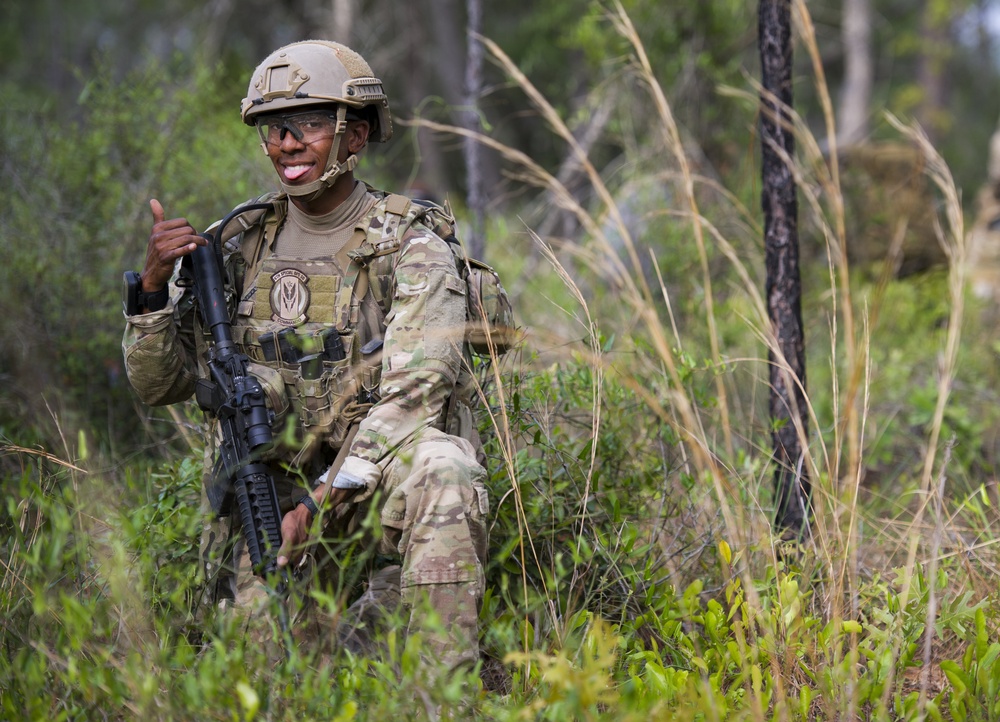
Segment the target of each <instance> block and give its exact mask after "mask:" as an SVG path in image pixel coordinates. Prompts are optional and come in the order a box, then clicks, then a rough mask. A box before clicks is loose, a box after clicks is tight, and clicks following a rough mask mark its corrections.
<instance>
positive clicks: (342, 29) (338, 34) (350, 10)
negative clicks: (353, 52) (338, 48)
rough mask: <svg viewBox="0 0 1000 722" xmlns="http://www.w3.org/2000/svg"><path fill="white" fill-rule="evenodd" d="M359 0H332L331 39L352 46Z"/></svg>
mask: <svg viewBox="0 0 1000 722" xmlns="http://www.w3.org/2000/svg"><path fill="white" fill-rule="evenodd" d="M356 4H357V0H332V4H331V11H332V15H331V22H330V39H331V40H334V41H336V42H338V43H343V44H344V45H347V46H348V47H350V46H351V43H352V42H353V38H352V37H351V36H352V35H353V33H354V16H355V14H356V13H355V11H356V7H355V5H356Z"/></svg>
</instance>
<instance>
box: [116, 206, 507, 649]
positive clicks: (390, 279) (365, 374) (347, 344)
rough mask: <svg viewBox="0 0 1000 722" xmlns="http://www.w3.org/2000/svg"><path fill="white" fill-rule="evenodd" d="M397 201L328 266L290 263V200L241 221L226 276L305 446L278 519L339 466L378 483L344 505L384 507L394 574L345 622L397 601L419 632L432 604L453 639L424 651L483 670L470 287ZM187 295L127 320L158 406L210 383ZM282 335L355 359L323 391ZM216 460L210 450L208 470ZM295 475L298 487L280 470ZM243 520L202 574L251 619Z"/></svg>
mask: <svg viewBox="0 0 1000 722" xmlns="http://www.w3.org/2000/svg"><path fill="white" fill-rule="evenodd" d="M400 198H401V197H399V196H391V197H389V198H388V199H386V198H383V197H382V194H376V196H373V198H372V205H371V206H370V208H369V209H368V210H367V211H366V212H365V213H364V214H363V215H362V216H361V217H359V218H358V219H357V222H356V226H355V231H354V234H353V236H352V237H351V240H350V241H349V242H348V243H347V245H346V246H345V247H344V248H343V249H342V250H341V251H340V252H338V253H337V255H336V256H334V257H329V258H321V259H308V260H303V259H296V258H285V257H283V256H282V255H281V253H280V250H281V238H282V230H281V228H282V217H283V214H284V212H285V211H284V209H287V200H286V199H285V198H284V197H283V196H277V197H273V198H270V199H269V200H273V202H274V212H268V213H267V214H265V216H264V217H261V215H260V213H258V214H257V217H256V218H255V217H253V216H249V217H245V222H244V224H243V225H241V226H239V227H238V228H237V229H236V230H237V231H240V232H239V233H237V232H235V231H231V230H230V229H228V228H227V229H225V232H224V233H223V238H226V236H230V238H229V240H227V241H226V244H225V249H226V251H227V255H226V258H227V265H228V267H229V268H230V269H231V271H232V275H231V276H230V277H231V278H235V279H236V282H235V287H234V288H232V289H228V290H229V292H230V293H231V295H232V317H233V336H234V340H235V341H236V343H237V345H238V346H239V347H240V348H241V350H242V351H243V352H244V353H246V354H247V355H248V356H249V358H250V359H251V360H252V362H253V363H252V366H251V370H252V371H253V372H254V373H255V375H257V376H259V378H260V379H261V382H262V385H263V386H264V387H265V390H266V392H267V394H268V405H269V407H270V408H271V410H272V411H273V412H274V414H275V422H274V428H275V430H276V434H275V435H276V436H282V434H281V430H282V429H283V428H284V426H285V425H286V424H288V423H289V421H291V425H292V430H293V431H294V434H295V436H296V437H297V443H294V444H288V445H286V446H277V447H276V448H275V450H274V451H273V452H272V454H271V456H270V458H269V459H268V463H269V466H270V468H271V470H272V475H273V476H274V478H275V481H276V485H277V487H278V491H279V498H280V501H281V505H282V513H285V512H287V511H288V510H289V509H290V508H292V506H293V505H294V503H295V502H296V501H297V499H298V498H299V497H300V496H302V494H303V493H305V491H306V489H303V481H302V479H305V480H306V481H307V482H308V483H310V484H314V483H315V481H316V479H317V476H318V475H319V473H320V472H321V471H323V469H324V468H326V467H327V466H328V465H329V464H330V463H331V462H332V463H334V464H335V468H334V470H333V472H335V471H336V466H339V465H340V464H342V463H343V464H345V465H350V464H352V463H353V464H360V465H361V466H362V467H363V468H365V469H370V470H372V473H370V474H368V475H367V476H365V482H364V487H363V488H359V489H358V491H357V493H356V494H355V496H354V497H353V498H352V501H351V502H350V504H349V505H348V506H354V507H357V508H358V509H363V507H364V505H365V504H370V503H372V502H373V501H374V502H376V503H378V504H379V510H378V513H379V519H380V521H381V527H382V535H381V537H380V538H379V539H378V541H377V542H376V543H377V544H378V549H377V552H378V555H379V556H380V558H382V559H386V560H388V561H389V562H393V561H394V562H395V563H389V564H388V565H383V567H382V568H381V569H380V570H379V571H378V572H377V574H376V575H375V577H374V578H373V580H372V583H371V584H370V586H369V589H368V592H366V593H365V594H364V595H363V596H362V597H361V599H359V600H358V602H357V603H356V604H355V605H354V606H353V607H352V609H351V610H348V612H347V613H346V615H345V621H347V622H357V621H358V620H362V621H363V620H366V619H368V616H369V615H370V613H371V611H372V610H373V609H380V608H381V607H391V606H393V604H394V601H395V600H401V601H402V604H403V609H404V613H410V621H409V629H410V631H411V632H412V631H415V630H417V629H420V628H421V627H422V625H423V621H424V620H423V619H422V618H421V617H420V610H421V609H423V608H426V607H424V606H423V603H424V602H427V603H429V604H430V605H431V606H432V608H433V609H435V610H436V611H437V612H438V613H439V615H440V616H441V620H442V621H443V622H444V628H443V630H442V629H441V628H440V627H433V626H431V627H430V628H428V629H422V630H421V632H422V634H423V635H424V636H425V637H426V645H427V646H426V647H425V649H426V650H427V651H428V652H430V653H431V655H433V656H434V657H436V658H437V659H439V660H441V661H442V662H443V663H444V664H445V665H447V666H452V665H454V664H458V663H461V662H473V661H475V660H476V659H477V658H478V629H477V607H478V604H477V601H478V600H479V599H480V598H481V596H482V593H483V586H484V577H483V561H484V557H485V554H486V546H487V544H486V525H485V517H486V515H487V512H488V501H487V495H486V491H485V488H484V486H483V481H484V476H485V471H484V469H483V467H482V465H481V464H480V458H478V457H479V454H480V453H481V448H480V447H478V438H477V437H475V435H474V433H473V434H470V433H469V431H470V428H474V426H472V425H470V424H469V421H468V420H469V418H471V414H470V412H469V405H470V398H471V395H470V392H469V389H468V388H467V384H466V383H464V382H463V381H462V379H463V378H465V380H466V381H468V372H467V368H466V366H465V364H466V358H465V356H464V351H463V332H464V328H465V320H466V299H465V285H464V282H463V281H462V279H461V278H460V277H459V275H458V273H457V271H456V266H455V261H454V258H453V255H452V252H451V250H450V249H449V247H448V244H447V243H446V242H445V241H444V240H442V239H441V238H440V237H438V236H437V235H435V234H434V233H433V232H432V231H431V230H429V229H428V228H427V227H425V226H424V225H422V224H421V223H420V222H419V220H417V221H414V220H413V212H414V209H413V207H410V206H409V205H408V202H407V201H403V202H402V203H400V200H399V199H400ZM393 202H395V204H396V206H397V207H395V208H394V207H393ZM236 223H237V221H234V222H233V224H236ZM247 226H249V227H248V228H247ZM403 227H405V231H402V232H401V231H400V229H401V228H403ZM244 229H246V230H244ZM183 286H184V284H181V285H180V287H179V286H178V284H177V281H176V274H175V280H174V282H172V284H171V303H170V304H169V305H168V306H167V308H165V309H164V310H162V311H159V312H151V313H147V314H144V315H137V316H131V317H127V326H126V331H125V336H124V340H123V351H124V356H125V365H126V370H127V373H128V376H129V379H130V381H131V383H132V385H133V386H134V388H135V389H136V391H137V392H138V394H139V396H140V398H141V399H142V400H143V401H145V402H146V403H148V404H151V405H164V404H171V403H175V402H179V401H183V400H185V399H188V398H189V397H191V395H192V393H193V391H194V386H195V381H196V379H197V378H198V377H199V375H204V373H205V366H204V363H203V359H204V352H205V348H204V346H205V338H206V337H205V335H204V333H203V331H202V330H201V329H200V325H199V319H198V314H197V312H196V311H197V309H196V308H195V306H194V297H193V296H194V294H193V293H192V292H191V290H190V289H189V288H185V287H183ZM284 328H291V329H294V330H295V332H296V334H297V335H298V336H297V337H298V338H307V337H310V335H311V334H315V333H316V332H318V331H321V330H324V329H330V328H335V329H336V330H337V331H338V332H339V336H340V338H341V339H342V340H343V347H344V350H345V352H346V359H345V360H344V361H343V362H340V363H339V364H336V365H334V364H329V363H327V364H325V365H324V373H323V375H322V376H321V377H320V378H302V376H303V375H304V374H303V371H302V370H301V368H300V366H299V364H294V363H285V362H284V361H283V360H282V359H281V358H280V357H279V359H277V360H270V359H269V358H268V354H267V353H266V352H265V349H264V345H263V344H262V340H261V339H262V337H266V336H265V335H266V334H267V333H268V332H274V331H279V330H281V329H284ZM459 426H461V429H462V431H459ZM449 432H451V433H449ZM459 433H461V434H462V435H463V436H465V437H467V438H461V437H460V436H458V435H457V434H459ZM211 438H214V435H213V434H210V439H211ZM212 445H213V444H211V443H210V444H207V446H209V447H211V446H212ZM212 456H213V449H212V448H209V449H208V451H207V452H206V457H208V458H207V459H206V461H207V463H208V464H209V465H210V464H211V457H212ZM283 464H284V465H285V466H284V467H283V466H282V465H283ZM289 466H290V468H291V469H293V470H294V471H298V472H299V475H300V476H299V478H298V479H297V478H296V477H295V476H293V475H291V474H289V473H286V472H285V471H283V468H288V467H289ZM333 472H331V474H330V478H331V479H332V478H333V476H334V473H333ZM206 473H210V468H207V469H206ZM341 511H343V510H341ZM347 511H348V516H350V513H349V512H350V511H351V510H350V509H348V510H347ZM235 518H237V517H235V516H234V517H230V518H227V519H214V520H213V521H212V522H211V523H210V524H208V525H207V527H206V533H205V539H204V543H203V550H204V552H205V555H204V558H205V574H206V581H207V582H208V584H209V587H208V588H209V589H210V590H211V591H210V594H211V596H212V597H213V600H214V601H216V602H226V601H228V602H229V603H233V604H235V605H236V606H238V607H241V606H242V607H243V608H244V609H245V608H246V607H247V605H248V604H251V605H252V604H256V603H257V602H258V601H259V599H260V598H261V596H262V592H261V586H260V584H259V583H257V582H256V581H255V580H254V579H253V577H252V575H251V574H250V571H249V569H250V564H249V559H248V558H247V556H246V554H245V551H241V545H240V544H239V540H238V534H236V535H233V534H230V529H229V524H230V521H231V520H232V519H235ZM235 525H236V526H238V521H237V522H235ZM219 548H221V549H222V550H223V551H222V552H220V551H219ZM320 548H321V547H320V546H317V547H316V548H315V549H314V551H313V554H314V555H316V554H318V553H320V551H319V550H320ZM232 559H236V560H238V561H237V562H236V563H234V562H233V561H232ZM405 610H410V611H409V612H407V611H405ZM314 621H315V620H314ZM348 631H350V630H348ZM324 632H325V633H328V634H339V636H340V637H341V638H342V639H343V640H346V639H347V638H348V637H351V636H352V634H346V635H345V634H344V633H343V630H341V631H340V632H338V631H337V630H330V629H327V630H322V631H321V633H324Z"/></svg>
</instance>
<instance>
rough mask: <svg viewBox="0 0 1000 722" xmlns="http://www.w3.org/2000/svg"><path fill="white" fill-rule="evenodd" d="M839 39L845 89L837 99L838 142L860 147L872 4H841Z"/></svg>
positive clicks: (868, 84) (867, 100)
mask: <svg viewBox="0 0 1000 722" xmlns="http://www.w3.org/2000/svg"><path fill="white" fill-rule="evenodd" d="M841 37H842V38H843V43H844V88H843V92H842V93H841V96H840V123H839V132H838V134H837V135H838V140H839V143H840V145H842V146H845V147H847V146H851V145H855V144H857V143H860V142H861V141H863V140H864V139H865V137H866V136H867V135H868V109H869V107H870V106H871V98H872V84H873V82H874V76H875V61H874V59H873V58H872V3H871V0H844V10H843V23H842V25H841Z"/></svg>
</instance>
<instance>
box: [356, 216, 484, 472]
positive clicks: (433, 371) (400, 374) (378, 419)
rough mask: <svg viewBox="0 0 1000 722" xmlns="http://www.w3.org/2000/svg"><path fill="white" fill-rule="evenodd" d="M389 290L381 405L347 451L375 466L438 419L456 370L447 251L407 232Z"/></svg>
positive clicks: (457, 337)
mask: <svg viewBox="0 0 1000 722" xmlns="http://www.w3.org/2000/svg"><path fill="white" fill-rule="evenodd" d="M394 286H395V288H394V292H393V299H392V306H391V308H390V310H389V315H388V316H387V317H386V334H385V345H384V347H383V355H382V381H381V387H380V391H381V400H380V401H379V402H378V403H377V404H376V405H375V406H374V407H373V408H372V410H371V411H370V412H369V414H368V416H367V417H366V418H365V419H364V420H363V421H362V422H361V426H360V428H359V430H358V435H357V437H356V438H355V440H354V444H353V446H352V447H351V452H350V455H351V456H354V457H358V458H360V459H363V460H364V461H368V462H370V463H373V464H380V463H381V462H383V461H385V460H386V459H387V458H388V457H389V456H390V455H391V454H392V452H394V451H395V450H397V449H399V448H400V447H402V446H403V445H404V444H405V443H406V442H407V441H409V440H411V439H412V438H413V437H415V436H416V435H419V433H420V432H421V431H422V430H424V429H426V428H427V427H430V426H434V425H435V424H437V423H438V422H439V421H440V420H441V417H442V415H443V413H444V411H445V407H446V404H447V402H448V398H449V397H450V396H451V393H452V390H453V389H454V387H455V381H456V379H457V378H458V372H459V370H460V368H461V364H462V342H463V340H464V332H465V315H466V311H465V308H466V301H465V283H464V282H463V281H462V279H461V278H460V277H459V275H458V272H457V270H456V268H455V261H454V259H453V257H452V253H451V250H450V249H449V248H448V244H447V243H446V242H445V241H443V240H441V239H440V238H439V237H437V236H436V235H434V234H433V233H431V232H430V231H427V230H425V229H423V228H422V227H419V226H418V227H416V228H414V229H411V231H410V232H408V233H407V236H406V237H405V238H404V243H403V247H402V250H401V251H400V252H399V260H398V262H397V265H396V269H395V273H394Z"/></svg>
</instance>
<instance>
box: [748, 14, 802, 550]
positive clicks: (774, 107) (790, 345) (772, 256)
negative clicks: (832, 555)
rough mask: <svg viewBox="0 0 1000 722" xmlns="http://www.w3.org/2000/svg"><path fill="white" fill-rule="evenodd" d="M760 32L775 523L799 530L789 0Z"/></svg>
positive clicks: (798, 321)
mask: <svg viewBox="0 0 1000 722" xmlns="http://www.w3.org/2000/svg"><path fill="white" fill-rule="evenodd" d="M759 13H760V14H759V17H758V33H759V43H760V60H761V75H762V85H763V93H762V98H761V115H760V118H761V119H760V136H761V156H762V185H761V207H762V209H763V212H764V248H765V263H766V266H767V308H768V316H769V318H770V320H771V325H772V331H773V333H774V338H775V342H776V346H777V348H770V349H769V350H768V359H769V361H770V382H771V394H770V415H771V428H772V432H771V440H772V443H773V446H774V458H775V465H776V468H775V489H776V497H777V505H776V510H775V524H776V526H777V527H778V529H779V530H781V531H782V532H786V531H787V532H793V533H795V534H798V535H801V533H802V532H803V531H804V530H805V528H806V525H807V524H808V518H809V496H810V481H809V476H808V473H807V471H806V465H805V463H804V454H803V449H802V445H801V443H800V431H801V433H802V435H803V437H804V436H805V432H806V429H807V428H808V426H807V425H808V418H807V416H806V404H805V393H804V389H805V384H806V367H805V347H804V343H803V329H802V303H801V299H802V282H801V279H800V276H799V240H798V207H797V199H796V186H795V179H794V177H793V175H792V171H791V169H790V168H789V167H788V162H789V161H790V160H791V158H792V157H793V155H794V153H795V138H794V136H793V134H792V128H791V121H790V119H789V113H788V111H789V109H790V108H791V107H792V26H791V0H760V6H759Z"/></svg>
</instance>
